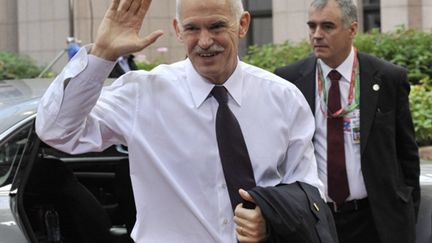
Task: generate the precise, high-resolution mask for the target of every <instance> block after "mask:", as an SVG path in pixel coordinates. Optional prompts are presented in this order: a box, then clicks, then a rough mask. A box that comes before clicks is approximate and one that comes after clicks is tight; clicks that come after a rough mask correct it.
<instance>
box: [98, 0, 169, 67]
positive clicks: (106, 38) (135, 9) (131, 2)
mask: <svg viewBox="0 0 432 243" xmlns="http://www.w3.org/2000/svg"><path fill="white" fill-rule="evenodd" d="M150 3H151V0H112V2H111V5H110V7H109V9H108V10H107V12H106V13H105V16H104V18H103V20H102V23H101V24H100V26H99V29H98V32H97V35H96V41H95V44H94V46H93V48H92V50H91V54H93V55H95V56H98V57H100V58H104V59H106V60H111V61H115V60H117V58H118V57H120V56H123V55H127V54H130V53H133V52H137V51H140V50H142V49H144V48H145V47H147V46H149V45H150V44H152V43H153V42H155V41H156V40H157V39H158V38H159V37H160V36H161V35H162V34H163V32H162V31H161V30H157V31H154V32H152V33H150V34H149V35H147V36H146V37H144V38H141V37H140V36H139V31H140V29H141V26H142V24H143V21H144V17H145V15H146V14H147V11H148V9H149V7H150Z"/></svg>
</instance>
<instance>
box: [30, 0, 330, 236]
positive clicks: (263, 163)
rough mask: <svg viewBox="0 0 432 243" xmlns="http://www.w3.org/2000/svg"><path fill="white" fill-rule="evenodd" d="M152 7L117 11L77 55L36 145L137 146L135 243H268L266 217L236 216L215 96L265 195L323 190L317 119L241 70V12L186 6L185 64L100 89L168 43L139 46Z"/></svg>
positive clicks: (270, 79)
mask: <svg viewBox="0 0 432 243" xmlns="http://www.w3.org/2000/svg"><path fill="white" fill-rule="evenodd" d="M150 2H151V1H150V0H113V1H112V4H111V6H110V9H109V10H108V11H107V13H106V15H105V18H104V19H103V21H102V23H101V26H100V28H99V31H98V35H97V38H96V42H95V44H94V45H92V46H91V47H88V48H83V49H81V50H80V51H79V52H78V53H77V54H76V56H75V57H74V59H72V60H71V61H70V63H69V64H68V65H67V66H66V67H65V69H64V70H63V71H62V73H61V74H60V75H59V76H58V77H57V78H56V80H55V81H54V82H53V84H52V85H51V86H50V88H49V89H48V91H47V93H46V94H45V95H44V97H43V98H42V100H41V103H40V107H39V109H38V116H37V120H36V130H37V133H38V135H39V136H40V137H41V139H42V140H43V141H45V142H46V143H47V144H49V145H51V146H53V147H56V148H58V149H60V150H63V151H66V152H69V153H83V152H88V151H101V150H104V149H105V148H107V147H109V146H110V145H112V144H124V145H126V146H128V150H129V160H130V173H131V179H132V185H133V190H134V196H135V202H136V207H137V220H136V224H135V226H134V229H133V231H132V238H133V239H134V240H135V241H136V242H197V243H198V242H199V243H202V242H223V243H227V242H236V241H237V240H238V241H240V242H259V241H261V240H262V239H263V238H265V236H266V233H267V232H266V223H265V220H264V219H263V217H262V215H261V211H260V208H259V207H256V208H255V209H246V208H242V207H241V204H239V205H238V206H237V207H236V208H235V212H233V209H232V208H231V204H230V197H229V195H228V191H227V187H226V182H225V179H224V173H223V170H222V166H221V159H220V156H219V153H218V144H217V141H216V134H215V116H216V111H217V109H218V102H217V101H216V100H215V98H214V97H212V96H211V94H210V92H211V90H212V89H213V87H214V86H215V85H223V86H224V87H225V88H226V89H227V90H228V93H229V95H228V96H229V97H228V105H229V108H230V109H231V111H232V113H234V115H235V116H236V118H237V120H238V123H239V124H240V127H241V130H242V132H243V136H244V140H245V143H246V145H247V148H248V152H249V155H250V160H251V165H252V168H253V174H254V178H255V181H256V185H257V186H261V187H270V186H275V185H278V184H281V183H293V182H295V181H302V182H305V183H308V184H311V185H313V186H315V187H317V188H320V189H321V186H322V184H321V182H320V181H319V180H318V175H317V166H316V162H315V157H314V148H313V145H312V142H311V139H312V136H313V133H314V127H315V126H314V121H313V116H312V112H311V111H310V109H309V108H308V105H307V102H306V100H305V99H304V97H303V96H302V94H301V92H300V91H299V90H298V89H297V88H296V87H295V86H294V85H292V84H289V83H288V82H286V81H284V80H283V79H281V78H279V77H277V76H276V75H274V74H271V73H269V72H266V71H264V70H262V69H259V68H256V67H253V66H250V65H247V64H245V63H243V62H241V61H239V59H238V54H237V52H238V43H239V39H240V38H242V37H244V36H245V35H246V32H247V30H248V26H249V23H250V15H249V13H247V12H244V11H243V6H242V4H241V1H240V0H223V1H221V0H207V1H201V0H182V1H180V0H178V1H177V18H176V19H175V20H174V21H173V26H174V28H175V31H176V33H177V37H178V39H179V40H180V41H181V42H183V43H184V45H185V47H186V51H187V55H188V58H187V59H186V60H183V61H180V62H177V63H174V64H171V65H160V66H158V67H156V68H155V69H153V70H152V71H151V72H145V71H132V72H128V73H127V74H125V75H123V76H122V77H120V78H119V79H118V80H116V81H115V82H114V83H113V84H112V85H111V86H109V87H106V88H102V86H103V82H104V80H105V79H106V77H107V76H108V74H109V73H110V71H111V69H112V67H113V66H114V64H115V60H116V59H117V58H118V57H119V56H121V55H126V54H129V53H133V52H137V51H140V50H141V49H143V48H145V47H146V46H148V45H150V44H151V43H153V42H154V41H155V40H156V39H157V38H158V37H160V36H161V35H162V32H161V31H155V32H153V33H151V34H150V35H148V36H147V37H146V38H140V37H139V36H138V33H139V30H140V28H141V25H142V22H143V19H144V16H145V14H146V12H147V10H148V7H149V5H150ZM239 193H240V194H241V196H242V198H243V199H244V200H246V201H253V199H252V197H251V196H250V195H249V194H248V193H247V192H246V191H244V190H240V191H239Z"/></svg>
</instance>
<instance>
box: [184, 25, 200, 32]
mask: <svg viewBox="0 0 432 243" xmlns="http://www.w3.org/2000/svg"><path fill="white" fill-rule="evenodd" d="M184 30H185V31H196V30H198V28H197V27H195V26H186V27H184Z"/></svg>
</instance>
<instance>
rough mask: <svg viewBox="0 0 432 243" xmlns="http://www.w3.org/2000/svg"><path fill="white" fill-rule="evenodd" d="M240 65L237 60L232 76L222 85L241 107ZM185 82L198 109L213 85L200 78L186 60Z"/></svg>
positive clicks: (241, 76) (241, 81)
mask: <svg viewBox="0 0 432 243" xmlns="http://www.w3.org/2000/svg"><path fill="white" fill-rule="evenodd" d="M241 66H242V63H241V62H240V60H239V59H238V60H237V67H236V69H235V70H234V72H233V74H232V75H231V76H230V77H229V78H228V80H226V81H225V83H223V84H222V85H223V86H224V87H225V88H226V89H227V90H228V93H229V94H230V96H231V97H232V98H233V100H234V101H235V102H236V103H237V105H239V106H240V105H241V101H242V99H241V97H242V87H243V82H244V81H243V73H242V71H241V70H242V68H241ZM186 77H187V78H186V79H187V80H186V82H187V83H188V86H189V90H190V92H191V94H192V99H193V101H194V104H195V107H196V108H198V107H200V106H201V104H202V103H203V102H204V101H205V100H206V99H207V97H209V95H210V92H211V90H212V89H213V87H214V86H215V85H214V84H213V83H211V82H210V81H208V80H207V79H205V78H204V77H202V76H201V75H200V74H199V73H198V72H197V71H196V70H195V68H194V67H193V65H192V63H191V61H190V60H189V59H186Z"/></svg>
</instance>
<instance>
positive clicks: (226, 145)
mask: <svg viewBox="0 0 432 243" xmlns="http://www.w3.org/2000/svg"><path fill="white" fill-rule="evenodd" d="M211 94H212V95H213V97H215V99H216V100H217V101H218V103H219V107H218V110H217V113H216V137H217V142H218V147H219V155H220V158H221V161H222V168H223V172H224V176H225V181H226V183H227V187H228V192H229V196H230V200H231V206H232V208H233V210H234V209H235V207H236V206H237V204H239V203H241V202H242V201H243V200H242V198H241V197H240V194H239V192H238V190H239V189H240V188H242V189H245V190H249V189H251V188H253V187H255V178H254V174H253V169H252V165H251V161H250V158H249V153H248V151H247V147H246V143H245V141H244V138H243V134H242V132H241V129H240V125H239V123H238V121H237V119H236V117H235V116H234V114H233V113H232V112H231V110H230V109H229V107H228V93H227V90H226V89H225V87H223V86H215V87H214V88H213V90H212V91H211ZM244 204H245V202H244ZM246 207H247V208H251V207H253V206H252V205H247V206H246Z"/></svg>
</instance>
